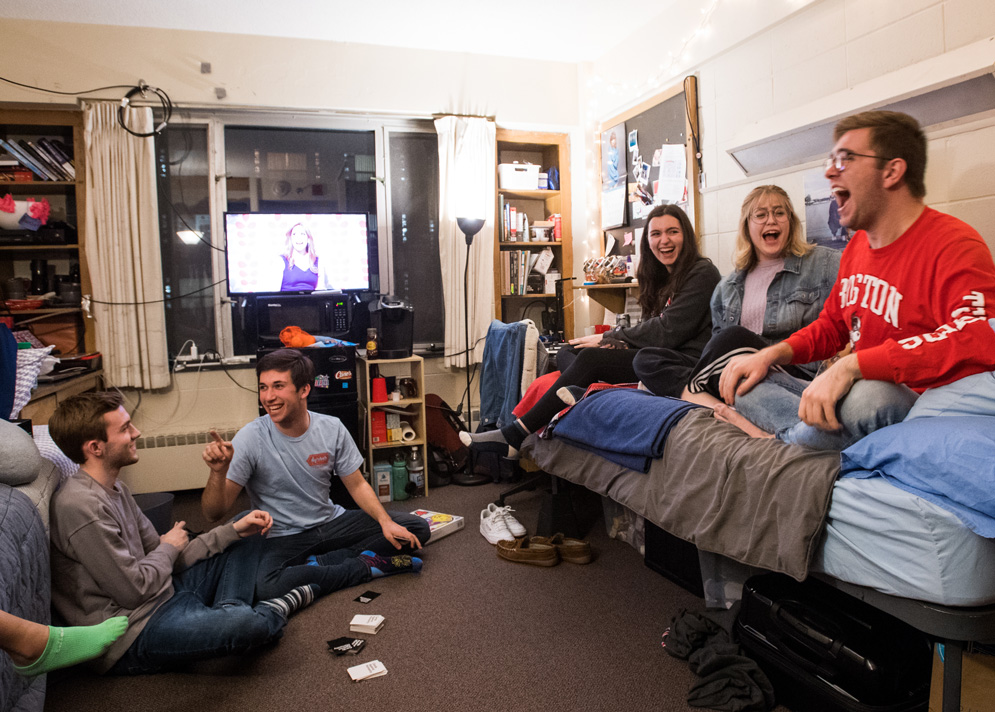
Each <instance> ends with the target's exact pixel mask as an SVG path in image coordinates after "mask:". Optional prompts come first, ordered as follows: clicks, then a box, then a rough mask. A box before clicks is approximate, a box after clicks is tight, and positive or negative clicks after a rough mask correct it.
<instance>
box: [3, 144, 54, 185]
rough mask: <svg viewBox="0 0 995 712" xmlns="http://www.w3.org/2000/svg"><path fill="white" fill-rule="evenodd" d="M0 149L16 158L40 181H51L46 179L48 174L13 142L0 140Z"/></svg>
mask: <svg viewBox="0 0 995 712" xmlns="http://www.w3.org/2000/svg"><path fill="white" fill-rule="evenodd" d="M0 148H2V149H4V150H5V151H6V152H7V153H9V154H10V155H12V156H13V157H14V158H16V159H17V160H18V161H19V162H20V164H21V165H22V166H24V167H25V168H29V169H30V170H31V172H32V173H34V174H35V175H36V176H38V177H39V178H41V179H42V180H51V179H50V178H49V177H48V173H46V172H45V171H44V170H42V168H41V166H39V165H38V164H37V163H35V162H34V160H33V159H32V158H31V157H30V156H27V155H25V153H24V151H23V150H21V147H20V146H18V145H17V144H16V143H15V142H11V141H5V140H4V139H2V138H0Z"/></svg>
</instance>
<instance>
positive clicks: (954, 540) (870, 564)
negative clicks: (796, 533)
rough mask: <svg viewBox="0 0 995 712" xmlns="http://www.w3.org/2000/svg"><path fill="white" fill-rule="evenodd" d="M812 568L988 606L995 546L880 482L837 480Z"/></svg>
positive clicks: (935, 598) (892, 589)
mask: <svg viewBox="0 0 995 712" xmlns="http://www.w3.org/2000/svg"><path fill="white" fill-rule="evenodd" d="M811 570H812V571H819V572H823V573H826V574H829V575H830V576H832V577H833V578H837V579H840V580H841V581H846V582H848V583H853V584H857V585H859V586H867V587H869V588H873V589H876V590H878V591H881V592H882V593H886V594H889V595H893V596H902V597H904V598H913V599H917V600H922V601H929V602H932V603H940V604H943V605H947V606H980V605H987V604H990V603H995V540H993V539H986V538H984V537H981V536H978V535H977V534H975V533H974V532H972V531H971V530H970V529H968V528H967V527H965V526H964V525H963V524H961V521H960V520H959V519H958V518H957V517H955V516H954V515H953V514H952V513H950V512H948V511H947V510H945V509H943V508H941V507H939V506H937V505H935V504H933V503H932V502H928V501H926V500H925V499H923V498H922V497H918V496H916V495H914V494H911V493H909V492H906V491H904V490H901V489H899V488H897V487H895V486H894V485H892V484H890V483H888V482H887V481H885V480H884V479H883V478H881V477H870V478H868V479H854V478H850V477H846V478H843V479H841V480H838V481H837V482H836V484H835V485H834V486H833V498H832V502H831V504H830V507H829V513H828V515H827V517H826V527H825V532H824V534H823V537H822V540H821V542H820V545H819V547H818V548H817V549H816V551H815V555H814V556H813V559H812V563H811Z"/></svg>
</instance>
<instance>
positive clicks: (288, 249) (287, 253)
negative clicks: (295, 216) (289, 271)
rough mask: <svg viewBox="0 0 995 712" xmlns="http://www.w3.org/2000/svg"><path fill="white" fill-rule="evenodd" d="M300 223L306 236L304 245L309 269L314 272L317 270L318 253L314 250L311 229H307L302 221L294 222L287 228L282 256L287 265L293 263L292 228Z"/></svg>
mask: <svg viewBox="0 0 995 712" xmlns="http://www.w3.org/2000/svg"><path fill="white" fill-rule="evenodd" d="M298 225H300V227H301V229H302V230H303V231H304V235H305V236H306V237H307V245H306V246H305V247H304V250H305V252H307V256H308V259H310V261H311V269H312V270H313V271H315V272H317V271H318V255H316V254H315V252H314V238H313V237H311V231H310V230H308V229H307V225H305V224H304V223H294V224H293V225H291V226H290V229H289V230H287V239H286V241H285V242H284V244H283V258H284V259H285V260H286V261H287V264H288V265H293V264H294V237H293V236H294V228H295V227H297V226H298Z"/></svg>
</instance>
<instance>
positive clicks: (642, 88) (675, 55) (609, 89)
mask: <svg viewBox="0 0 995 712" xmlns="http://www.w3.org/2000/svg"><path fill="white" fill-rule="evenodd" d="M720 4H722V0H711V2H710V4H709V5H708V6H707V7H702V8H700V14H701V19H700V20H699V22H698V26H697V27H696V28H695V30H694V31H693V32H691V33H690V34H687V35H684V36H682V38H681V45H680V47H678V48H676V49H670V50H668V51H667V58H666V60H665V61H664V62H661V63H660V64H659V65H658V66H657V70H656V72H655V73H653V74H651V75H650V76H649V77H647V78H646V80H645V81H644V82H643V83H642V84H641V85H640V84H638V83H633V82H632V81H631V78H630V77H626V78H625V79H623V80H621V81H619V82H611V81H609V80H607V79H605V78H604V77H602V76H600V75H595V76H593V77H591V78H590V79H588V81H587V85H588V88H589V89H592V90H593V89H595V88H596V87H597V88H598V89H599V90H600V93H601V94H602V95H604V94H607V95H609V96H612V97H614V96H615V95H617V94H622V95H623V96H641V95H642V94H646V93H649V92H650V91H652V90H654V89H658V88H659V87H660V86H662V85H664V84H665V82H667V81H668V80H671V79H672V78H673V77H675V76H677V74H679V70H680V69H681V67H685V66H687V65H688V64H690V62H691V59H692V53H691V51H690V47H691V45H692V44H694V42H695V41H697V40H699V39H705V38H707V37H710V36H711V35H712V32H713V28H712V17H713V16H714V15H715V12H716V10H717V9H718V7H719V5H720ZM598 93H599V92H595V91H592V92H591V97H590V99H589V100H588V111H590V112H591V113H592V114H594V115H597V113H598V109H599V106H598V104H599V102H598V96H597V95H598Z"/></svg>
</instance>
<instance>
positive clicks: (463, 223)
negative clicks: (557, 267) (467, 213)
mask: <svg viewBox="0 0 995 712" xmlns="http://www.w3.org/2000/svg"><path fill="white" fill-rule="evenodd" d="M456 224H457V225H458V226H459V229H460V231H461V232H462V233H463V234H464V235H465V236H466V265H465V266H464V268H463V338H464V339H465V341H466V351H465V352H464V353H465V355H466V422H467V429H468V430H469V431H470V432H473V408H472V406H471V403H470V354H471V353H472V352H473V347H472V346H471V345H470V279H469V275H470V245H472V244H473V236H474V235H476V234H477V233H478V232H480V228H482V227H483V226H484V220H483V218H456ZM471 463H472V460H471ZM492 481H493V480H492V478H491V477H488V476H486V475H480V474H477V473H475V472H473V469H472V464H471V465H470V466H468V467H467V470H466V471H464V472H457V473H455V474H453V484H457V485H464V486H467V485H482V484H485V483H487V482H492Z"/></svg>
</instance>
